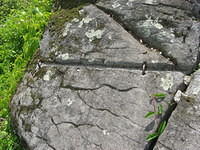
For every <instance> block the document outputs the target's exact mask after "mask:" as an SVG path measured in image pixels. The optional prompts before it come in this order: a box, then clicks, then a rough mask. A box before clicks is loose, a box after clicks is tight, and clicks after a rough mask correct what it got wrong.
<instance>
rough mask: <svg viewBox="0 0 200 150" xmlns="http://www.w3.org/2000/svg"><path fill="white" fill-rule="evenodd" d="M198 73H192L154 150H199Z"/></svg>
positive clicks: (199, 90)
mask: <svg viewBox="0 0 200 150" xmlns="http://www.w3.org/2000/svg"><path fill="white" fill-rule="evenodd" d="M199 85H200V71H197V72H196V73H194V75H193V77H192V81H191V83H190V85H189V87H188V88H187V90H186V94H187V97H182V98H181V101H180V102H179V103H178V106H177V108H176V110H175V111H174V112H173V115H172V116H171V118H170V120H169V124H168V127H167V128H166V130H165V132H164V134H163V135H162V136H161V137H160V139H159V141H158V144H157V146H156V148H155V150H157V149H158V150H159V149H162V150H179V149H181V150H199V149H200V142H199V138H200V128H199V127H200V117H199V116H200V101H199V100H200V86H199Z"/></svg>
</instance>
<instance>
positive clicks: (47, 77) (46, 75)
mask: <svg viewBox="0 0 200 150" xmlns="http://www.w3.org/2000/svg"><path fill="white" fill-rule="evenodd" d="M52 75H53V72H51V70H48V71H47V72H46V74H45V75H44V76H43V80H44V81H49V80H50V79H51V76H52Z"/></svg>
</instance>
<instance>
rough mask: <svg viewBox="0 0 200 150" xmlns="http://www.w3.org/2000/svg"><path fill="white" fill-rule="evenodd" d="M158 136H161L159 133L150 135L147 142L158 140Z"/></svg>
mask: <svg viewBox="0 0 200 150" xmlns="http://www.w3.org/2000/svg"><path fill="white" fill-rule="evenodd" d="M158 136H159V134H158V133H151V134H149V135H148V136H147V137H146V140H147V141H151V140H153V139H155V138H157V137H158Z"/></svg>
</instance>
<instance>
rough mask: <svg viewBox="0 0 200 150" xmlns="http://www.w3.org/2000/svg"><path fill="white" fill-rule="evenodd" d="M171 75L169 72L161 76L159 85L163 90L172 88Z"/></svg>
mask: <svg viewBox="0 0 200 150" xmlns="http://www.w3.org/2000/svg"><path fill="white" fill-rule="evenodd" d="M173 84H174V83H173V76H172V75H171V73H168V74H166V76H165V77H164V78H161V87H162V88H163V89H164V90H165V91H168V90H169V89H171V88H172V86H173Z"/></svg>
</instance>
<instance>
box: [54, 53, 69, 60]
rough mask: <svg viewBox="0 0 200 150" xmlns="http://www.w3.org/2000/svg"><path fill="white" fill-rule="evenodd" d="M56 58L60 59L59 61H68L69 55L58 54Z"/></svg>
mask: <svg viewBox="0 0 200 150" xmlns="http://www.w3.org/2000/svg"><path fill="white" fill-rule="evenodd" d="M57 58H59V59H61V60H68V59H69V54H68V53H65V54H59V55H58V56H57Z"/></svg>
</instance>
